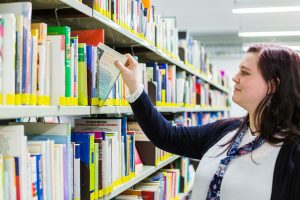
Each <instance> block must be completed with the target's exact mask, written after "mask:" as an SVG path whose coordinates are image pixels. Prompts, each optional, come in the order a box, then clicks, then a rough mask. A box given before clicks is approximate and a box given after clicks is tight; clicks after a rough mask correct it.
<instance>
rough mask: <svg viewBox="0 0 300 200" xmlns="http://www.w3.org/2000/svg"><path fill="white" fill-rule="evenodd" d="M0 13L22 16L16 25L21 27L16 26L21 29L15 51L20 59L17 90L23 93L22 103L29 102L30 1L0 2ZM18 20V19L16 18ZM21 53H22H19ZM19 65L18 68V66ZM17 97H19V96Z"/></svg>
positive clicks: (19, 101)
mask: <svg viewBox="0 0 300 200" xmlns="http://www.w3.org/2000/svg"><path fill="white" fill-rule="evenodd" d="M0 13H14V14H15V15H16V16H17V18H18V19H20V16H21V18H23V20H21V21H22V22H21V23H19V22H17V24H18V25H17V26H18V27H19V28H21V27H22V28H21V29H19V28H18V30H20V31H21V30H22V33H20V32H19V33H20V34H21V35H22V36H21V38H22V39H21V38H20V39H21V41H20V43H19V45H18V47H19V48H21V49H22V51H21V50H18V48H17V52H18V55H17V57H18V58H19V59H21V60H18V61H17V62H18V64H20V66H19V65H18V71H19V72H20V74H19V75H18V76H19V77H18V79H19V80H18V81H19V84H20V85H19V86H20V87H18V89H21V91H19V90H17V93H18V94H21V93H22V94H23V95H22V103H23V104H29V98H28V97H29V88H30V84H29V76H30V67H29V66H30V62H29V61H30V53H31V51H30V46H31V42H30V39H31V34H30V30H31V27H30V26H31V13H32V4H31V3H30V2H17V3H4V4H1V6H0ZM17 21H19V20H17ZM17 37H18V36H17ZM20 54H22V55H20ZM19 67H20V68H19ZM18 98H20V99H21V97H20V96H19V97H18ZM17 101H18V103H21V100H17Z"/></svg>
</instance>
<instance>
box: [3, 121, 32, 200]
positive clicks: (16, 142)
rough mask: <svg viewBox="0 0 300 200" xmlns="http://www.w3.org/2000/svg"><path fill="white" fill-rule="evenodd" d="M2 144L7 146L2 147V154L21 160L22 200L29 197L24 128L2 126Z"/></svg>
mask: <svg viewBox="0 0 300 200" xmlns="http://www.w3.org/2000/svg"><path fill="white" fill-rule="evenodd" d="M0 138H1V142H3V143H5V144H6V145H1V146H0V153H1V154H3V155H7V156H13V157H18V158H19V167H20V193H21V194H23V195H21V199H22V200H23V199H24V197H26V196H28V190H27V189H26V188H27V182H28V181H27V174H26V172H27V171H26V169H27V168H26V167H27V163H26V162H27V149H26V137H25V136H24V127H23V126H0Z"/></svg>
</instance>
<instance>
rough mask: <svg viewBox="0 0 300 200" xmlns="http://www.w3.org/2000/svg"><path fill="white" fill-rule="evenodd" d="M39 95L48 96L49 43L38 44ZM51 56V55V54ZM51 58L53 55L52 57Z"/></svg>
mask: <svg viewBox="0 0 300 200" xmlns="http://www.w3.org/2000/svg"><path fill="white" fill-rule="evenodd" d="M38 49H39V50H38V56H39V58H38V59H39V65H38V84H39V87H38V94H37V95H38V96H40V97H42V96H46V81H47V78H46V66H47V53H48V52H47V43H46V42H44V43H39V45H38ZM49 56H50V55H49ZM50 58H51V57H50Z"/></svg>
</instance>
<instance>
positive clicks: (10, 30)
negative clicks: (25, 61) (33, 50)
mask: <svg viewBox="0 0 300 200" xmlns="http://www.w3.org/2000/svg"><path fill="white" fill-rule="evenodd" d="M2 19H3V20H4V26H3V28H4V30H3V31H4V32H3V61H2V74H3V77H2V94H3V95H2V98H3V102H2V103H3V104H4V105H14V104H15V67H16V65H15V63H16V48H15V45H16V31H17V30H16V17H15V15H14V14H3V15H2Z"/></svg>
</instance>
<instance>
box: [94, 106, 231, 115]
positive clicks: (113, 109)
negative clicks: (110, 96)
mask: <svg viewBox="0 0 300 200" xmlns="http://www.w3.org/2000/svg"><path fill="white" fill-rule="evenodd" d="M157 110H158V111H159V112H162V113H166V112H169V113H179V112H218V111H228V110H229V108H225V107H219V108H218V107H212V108H201V107H196V108H185V107H168V106H159V107H157ZM114 113H116V114H125V113H128V114H131V113H132V110H131V107H129V106H104V107H101V108H100V107H97V106H92V108H91V114H114Z"/></svg>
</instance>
